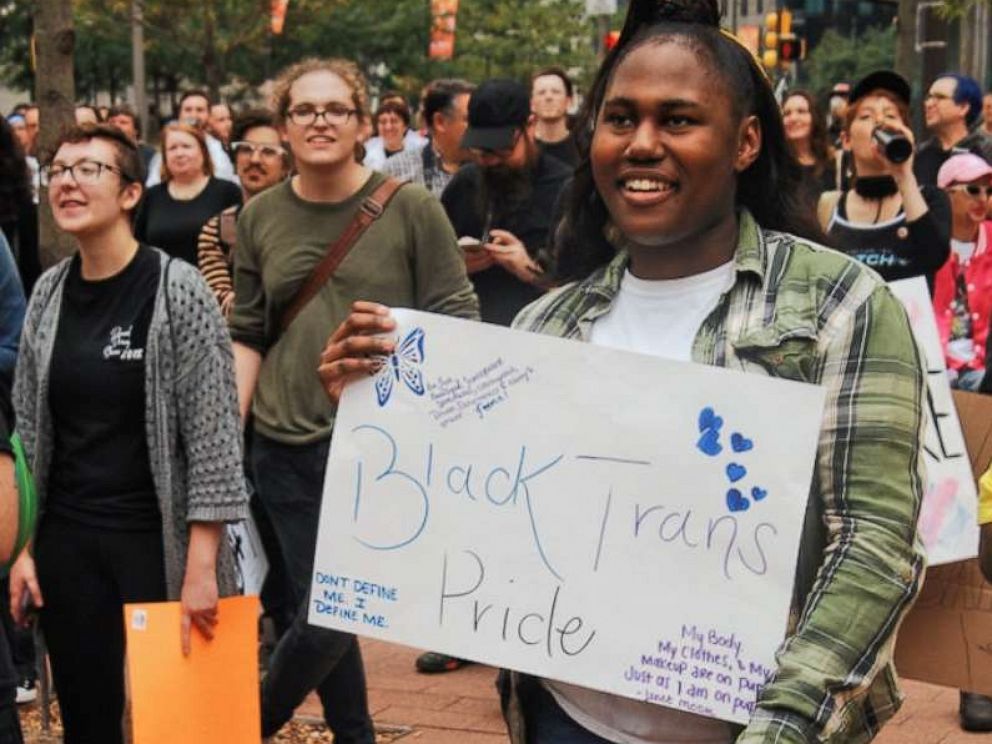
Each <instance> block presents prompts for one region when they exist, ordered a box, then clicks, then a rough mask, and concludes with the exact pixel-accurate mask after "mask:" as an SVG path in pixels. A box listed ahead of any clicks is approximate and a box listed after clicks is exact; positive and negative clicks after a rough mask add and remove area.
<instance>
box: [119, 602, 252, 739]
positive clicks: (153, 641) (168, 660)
mask: <svg viewBox="0 0 992 744" xmlns="http://www.w3.org/2000/svg"><path fill="white" fill-rule="evenodd" d="M258 613H259V604H258V597H229V598H227V599H222V600H220V604H219V606H218V612H217V616H218V625H217V628H216V631H215V633H216V634H215V636H214V638H213V640H211V641H208V640H206V639H205V638H203V636H202V635H200V633H199V632H198V631H196V630H194V631H193V632H192V636H191V641H192V643H191V650H190V654H189V656H183V653H182V648H181V646H180V638H179V626H180V606H179V602H144V603H137V604H127V605H124V627H125V631H126V633H127V675H128V694H129V696H130V700H131V723H132V741H133V742H134V744H175V742H224V744H258V742H259V741H260V740H261V738H262V727H261V714H260V712H259V700H258Z"/></svg>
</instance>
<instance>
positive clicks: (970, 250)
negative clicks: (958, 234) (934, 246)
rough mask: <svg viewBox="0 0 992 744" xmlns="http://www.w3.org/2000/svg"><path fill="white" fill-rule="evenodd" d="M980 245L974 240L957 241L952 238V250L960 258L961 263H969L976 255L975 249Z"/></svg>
mask: <svg viewBox="0 0 992 744" xmlns="http://www.w3.org/2000/svg"><path fill="white" fill-rule="evenodd" d="M977 246H978V244H977V243H976V242H975V241H974V240H972V241H970V242H969V241H967V240H955V239H954V238H951V250H952V251H954V254H955V255H956V256H957V257H958V261H960V262H961V263H968V262H969V261H970V260H971V257H972V256H974V255H975V248H976V247H977Z"/></svg>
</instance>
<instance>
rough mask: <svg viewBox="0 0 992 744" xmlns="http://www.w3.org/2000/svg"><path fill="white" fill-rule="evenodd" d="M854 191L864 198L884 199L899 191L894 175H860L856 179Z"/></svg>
mask: <svg viewBox="0 0 992 744" xmlns="http://www.w3.org/2000/svg"><path fill="white" fill-rule="evenodd" d="M854 191H855V193H857V195H858V196H860V197H861V198H862V199H871V200H875V199H884V198H885V197H887V196H892V195H893V194H897V193H899V187H898V186H896V181H895V179H894V178H893V177H892V176H859V177H858V178H855V179H854Z"/></svg>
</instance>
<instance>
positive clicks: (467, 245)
mask: <svg viewBox="0 0 992 744" xmlns="http://www.w3.org/2000/svg"><path fill="white" fill-rule="evenodd" d="M458 245H459V247H460V248H461V249H462V250H463V251H481V250H482V241H481V240H479V239H478V238H470V237H468V236H466V237H464V238H458Z"/></svg>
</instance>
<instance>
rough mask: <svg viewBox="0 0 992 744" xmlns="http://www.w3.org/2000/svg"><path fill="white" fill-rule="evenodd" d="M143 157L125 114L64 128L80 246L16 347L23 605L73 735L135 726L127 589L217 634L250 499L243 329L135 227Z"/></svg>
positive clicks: (54, 202) (50, 180)
mask: <svg viewBox="0 0 992 744" xmlns="http://www.w3.org/2000/svg"><path fill="white" fill-rule="evenodd" d="M141 171H142V167H141V156H140V153H139V150H138V148H137V145H136V144H135V143H134V142H133V141H132V140H131V139H129V138H128V137H127V136H126V135H125V134H124V133H123V132H121V131H120V130H119V129H117V128H116V127H112V126H109V125H103V124H95V125H83V126H79V127H76V128H73V129H71V130H69V131H68V132H67V133H66V134H65V135H63V137H62V139H61V141H60V143H59V145H58V147H57V148H56V152H55V156H54V158H53V160H52V162H51V163H50V164H49V165H47V166H46V168H45V169H44V171H43V175H44V179H45V181H46V183H47V185H48V199H49V203H50V205H51V208H52V212H53V214H54V217H55V221H56V224H57V225H58V227H59V229H61V230H63V231H64V232H66V233H68V234H70V235H72V236H73V237H74V238H75V239H76V240H77V242H78V244H79V252H78V253H77V254H76V255H74V256H73V257H71V258H68V259H66V260H64V261H62V262H61V263H59V264H57V265H56V266H54V267H53V268H51V269H49V270H48V271H47V272H46V273H45V274H44V275H42V277H41V278H40V279H39V280H38V283H37V285H36V286H35V289H34V292H33V294H32V295H31V301H30V303H29V305H28V310H27V316H26V319H25V322H24V330H23V334H22V337H21V346H20V350H19V354H18V360H17V374H16V378H15V387H14V406H15V409H16V413H17V431H18V433H19V434H20V435H21V439H22V440H23V442H24V448H25V452H26V453H27V457H28V460H29V462H31V464H32V469H33V470H34V474H35V477H36V478H37V484H38V498H39V510H40V511H42V512H43V517H42V519H41V523H40V524H39V526H38V531H37V534H36V536H35V538H34V541H33V544H31V545H29V546H28V547H27V548H26V549H25V550H24V551H23V552H22V553H21V555H20V556H19V558H18V559H17V562H16V563H15V564H14V567H13V568H12V570H11V573H10V598H11V608H12V610H13V613H14V617H15V619H16V620H17V621H18V622H21V623H23V622H24V621H25V620H26V617H25V615H26V608H27V607H29V604H33V605H34V607H35V608H39V609H40V611H41V612H40V620H41V626H42V629H43V630H44V632H45V637H46V640H47V642H48V648H49V651H50V653H51V659H52V670H53V673H54V677H55V684H56V686H57V687H58V690H59V705H60V707H61V711H62V721H63V724H64V727H65V741H66V742H67V744H71V743H72V742H97V741H99V742H107V744H115V742H122V741H123V736H122V723H121V716H122V714H123V711H124V666H123V664H124V629H123V626H122V624H121V611H122V606H123V604H124V603H125V602H141V601H162V600H166V599H169V600H179V601H180V602H181V603H182V613H183V628H182V636H181V642H182V646H183V648H184V650H186V651H187V652H188V649H189V632H190V628H191V627H196V628H197V629H198V630H199V631H200V632H201V633H203V634H204V635H205V636H206V637H208V638H209V637H212V635H213V633H214V632H215V626H216V624H217V599H218V596H222V595H224V594H230V593H233V592H234V591H235V584H234V574H233V563H232V558H231V554H230V550H229V549H228V547H227V541H226V540H225V541H223V542H222V541H221V532H222V527H223V523H224V522H228V521H236V520H240V519H243V518H244V517H245V516H246V514H247V496H246V494H245V490H244V482H243V477H242V473H241V453H240V439H241V437H240V426H239V421H238V416H237V406H236V390H235V386H234V382H233V363H232V353H231V346H230V339H229V337H228V336H227V331H226V329H225V326H224V321H223V318H222V317H221V315H220V311H219V309H218V308H217V304H216V302H214V301H213V298H212V296H211V294H210V290H209V289H208V288H207V286H206V284H205V283H204V282H203V280H202V279H201V278H200V275H199V273H198V272H197V270H196V269H195V268H194V267H192V266H189V265H187V264H185V263H183V262H181V261H172V260H171V259H169V257H168V256H166V255H165V254H164V253H162V252H161V251H159V250H157V249H155V248H151V247H149V246H147V245H144V244H141V243H139V242H138V241H137V240H135V238H134V236H133V234H132V233H131V212H132V210H133V209H134V208H135V206H136V205H137V203H138V200H139V199H140V198H141V193H142V181H143V178H142V173H141ZM219 632H223V629H221V630H220V631H219Z"/></svg>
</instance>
